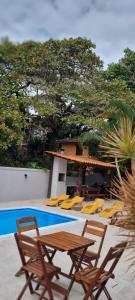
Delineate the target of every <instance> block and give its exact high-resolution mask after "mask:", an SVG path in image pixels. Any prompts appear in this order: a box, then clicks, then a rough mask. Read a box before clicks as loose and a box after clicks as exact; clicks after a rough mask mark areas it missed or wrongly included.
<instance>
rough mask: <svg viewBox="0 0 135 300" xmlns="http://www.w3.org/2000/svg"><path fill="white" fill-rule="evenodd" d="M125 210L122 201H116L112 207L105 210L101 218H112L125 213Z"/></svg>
mask: <svg viewBox="0 0 135 300" xmlns="http://www.w3.org/2000/svg"><path fill="white" fill-rule="evenodd" d="M123 209H124V203H123V202H122V201H116V202H115V203H114V204H113V205H112V207H110V208H105V209H103V210H102V211H101V213H100V214H99V216H100V217H102V218H112V217H114V216H115V214H116V213H117V212H119V211H123Z"/></svg>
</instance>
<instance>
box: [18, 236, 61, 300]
mask: <svg viewBox="0 0 135 300" xmlns="http://www.w3.org/2000/svg"><path fill="white" fill-rule="evenodd" d="M15 239H16V242H17V245H18V250H19V254H20V257H21V261H22V270H23V271H24V273H25V277H26V283H25V285H24V286H23V288H22V290H21V292H20V293H19V296H18V297H17V299H16V300H20V299H21V298H22V296H23V294H24V292H25V290H26V289H27V288H28V287H29V290H30V293H31V294H33V293H35V294H37V295H38V296H39V298H38V299H39V300H41V299H47V298H45V297H44V294H45V293H46V292H48V295H49V300H54V297H53V293H52V289H55V290H56V291H57V292H59V293H61V294H63V295H64V296H65V295H66V293H67V291H66V289H64V288H63V287H61V286H60V285H58V284H56V283H53V282H52V279H53V277H54V276H56V275H58V273H59V272H60V271H61V269H60V268H59V267H56V266H54V265H53V264H50V263H48V262H45V260H44V258H43V255H42V245H41V242H40V241H36V240H34V239H33V238H31V237H29V236H27V235H22V234H21V235H18V234H17V233H15ZM27 257H29V260H27ZM35 257H36V259H35ZM32 282H36V284H37V285H38V286H39V285H40V286H43V290H42V292H41V294H39V292H37V290H36V288H35V289H33V285H32Z"/></svg>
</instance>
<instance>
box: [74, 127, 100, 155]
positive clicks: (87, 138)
mask: <svg viewBox="0 0 135 300" xmlns="http://www.w3.org/2000/svg"><path fill="white" fill-rule="evenodd" d="M79 140H80V145H81V147H83V145H87V146H89V148H90V155H92V156H94V155H96V156H97V155H98V150H99V144H100V141H101V136H100V135H98V134H96V133H95V132H85V133H82V134H81V136H80V139H79Z"/></svg>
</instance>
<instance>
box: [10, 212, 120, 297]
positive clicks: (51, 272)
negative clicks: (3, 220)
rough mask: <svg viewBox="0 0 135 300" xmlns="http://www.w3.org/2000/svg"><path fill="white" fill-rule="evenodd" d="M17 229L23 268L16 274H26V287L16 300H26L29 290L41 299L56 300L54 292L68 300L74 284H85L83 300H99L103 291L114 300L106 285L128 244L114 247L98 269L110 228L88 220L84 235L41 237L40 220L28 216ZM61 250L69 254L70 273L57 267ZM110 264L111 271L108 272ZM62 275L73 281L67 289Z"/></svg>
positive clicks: (83, 285)
mask: <svg viewBox="0 0 135 300" xmlns="http://www.w3.org/2000/svg"><path fill="white" fill-rule="evenodd" d="M17 229H18V232H17V233H15V240H16V244H17V247H18V251H19V254H20V258H21V262H22V265H21V268H20V269H19V271H17V273H16V274H15V275H16V276H20V274H21V273H24V275H25V284H24V286H23V288H22V290H21V292H20V293H19V295H18V297H17V299H16V300H20V299H22V297H23V295H24V293H25V291H26V289H27V288H29V291H30V293H31V294H37V296H38V298H37V299H39V300H41V299H49V300H54V299H55V298H54V293H53V290H55V291H56V292H57V293H59V294H62V295H63V299H64V300H67V299H68V297H69V295H70V291H71V289H72V287H73V284H74V282H77V283H78V284H81V285H82V288H83V290H84V295H83V298H82V300H87V299H88V298H89V297H91V299H93V300H96V299H99V296H100V294H101V292H102V291H104V293H105V295H106V297H107V299H109V300H111V299H112V298H111V296H110V294H109V292H108V290H107V287H106V284H107V282H108V280H109V279H110V278H112V279H113V278H114V273H113V271H114V268H115V266H116V265H117V263H118V261H119V259H120V257H121V255H122V253H123V251H124V245H122V244H121V245H117V246H115V247H111V248H110V249H109V251H108V253H107V255H106V257H105V259H104V260H103V262H102V264H101V266H98V267H97V264H98V260H99V257H100V254H101V250H102V246H103V242H104V238H105V234H106V230H107V225H104V224H102V223H101V222H97V221H93V220H91V221H88V220H87V221H86V222H85V225H84V228H83V231H82V234H81V235H76V234H73V233H70V232H65V231H60V232H55V233H52V234H46V235H41V234H40V233H39V229H38V225H37V221H36V218H35V217H25V218H22V219H19V220H17ZM30 230H35V233H36V236H35V235H34V237H31V235H30ZM32 233H33V232H32ZM91 235H92V237H93V236H94V239H93V238H91ZM97 239H98V240H99V241H98V251H97V252H93V251H91V246H92V245H94V244H95V242H96V240H97ZM57 251H60V252H61V253H67V255H69V257H70V261H71V268H70V271H68V272H64V271H62V270H61V268H60V266H56V265H55V264H54V256H55V255H56V253H57ZM110 262H111V264H110ZM108 263H109V268H107V270H106V265H107V264H108ZM61 276H64V277H66V278H68V279H69V285H68V286H67V288H66V287H63V286H62V285H60V277H61ZM46 293H48V298H47V297H46Z"/></svg>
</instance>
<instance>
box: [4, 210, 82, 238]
mask: <svg viewBox="0 0 135 300" xmlns="http://www.w3.org/2000/svg"><path fill="white" fill-rule="evenodd" d="M29 216H32V217H36V218H37V222H38V227H45V226H50V225H56V224H61V223H68V222H72V221H76V220H77V219H75V218H72V217H67V216H63V215H58V214H55V213H51V212H46V211H42V210H38V209H34V208H17V209H4V210H0V235H3V234H9V233H14V232H16V231H17V228H16V219H20V218H23V217H29Z"/></svg>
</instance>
